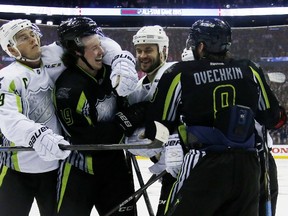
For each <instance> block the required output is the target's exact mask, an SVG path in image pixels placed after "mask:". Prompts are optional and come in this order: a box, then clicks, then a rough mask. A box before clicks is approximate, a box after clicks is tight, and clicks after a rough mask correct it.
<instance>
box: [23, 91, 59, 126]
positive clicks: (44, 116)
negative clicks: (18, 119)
mask: <svg viewBox="0 0 288 216" xmlns="http://www.w3.org/2000/svg"><path fill="white" fill-rule="evenodd" d="M25 106H26V112H27V113H26V114H27V115H28V116H29V118H30V119H32V120H34V121H35V122H39V123H47V122H49V121H50V119H51V118H52V117H53V115H54V111H55V109H54V106H53V103H52V87H51V86H47V87H46V88H42V87H40V88H39V89H38V90H37V91H31V90H30V91H28V93H27V103H26V104H25Z"/></svg>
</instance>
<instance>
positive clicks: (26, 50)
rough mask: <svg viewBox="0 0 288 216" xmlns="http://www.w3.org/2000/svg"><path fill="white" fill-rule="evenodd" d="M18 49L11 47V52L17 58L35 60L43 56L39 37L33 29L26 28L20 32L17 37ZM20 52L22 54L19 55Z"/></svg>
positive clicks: (15, 38) (15, 37)
mask: <svg viewBox="0 0 288 216" xmlns="http://www.w3.org/2000/svg"><path fill="white" fill-rule="evenodd" d="M14 40H15V42H16V48H17V49H18V50H17V49H15V48H13V47H9V48H8V49H9V51H10V52H11V53H12V54H13V55H14V56H15V57H17V56H22V57H24V58H26V59H31V60H35V59H38V58H39V57H40V56H41V48H40V39H39V36H38V35H37V34H36V33H35V32H34V31H33V30H32V29H31V28H26V29H23V30H21V31H19V32H18V33H17V34H16V35H15V36H14ZM19 52H20V53H19Z"/></svg>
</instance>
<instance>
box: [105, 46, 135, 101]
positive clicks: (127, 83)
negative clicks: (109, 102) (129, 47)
mask: <svg viewBox="0 0 288 216" xmlns="http://www.w3.org/2000/svg"><path fill="white" fill-rule="evenodd" d="M135 64H136V63H135V58H134V56H133V55H132V54H131V53H130V52H128V51H122V52H121V53H118V54H117V55H116V56H115V57H114V58H113V60H112V62H111V68H112V72H111V75H110V79H111V83H112V87H113V88H114V89H115V90H116V92H117V93H118V95H119V96H127V95H129V94H130V93H131V92H133V91H134V90H135V88H136V85H137V82H138V73H137V71H136V69H135Z"/></svg>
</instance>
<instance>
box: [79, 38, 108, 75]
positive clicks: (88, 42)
mask: <svg viewBox="0 0 288 216" xmlns="http://www.w3.org/2000/svg"><path fill="white" fill-rule="evenodd" d="M82 43H83V45H84V54H83V57H84V58H85V59H86V60H87V62H88V63H89V64H90V66H91V67H92V68H93V69H94V71H98V70H100V69H101V68H102V58H103V54H104V50H103V48H102V47H101V43H100V40H99V38H98V36H97V35H96V34H95V35H90V36H87V37H84V38H82ZM79 55H81V54H80V53H79ZM78 64H79V66H81V67H82V68H83V69H85V70H86V71H87V72H90V71H91V72H92V71H93V70H92V69H91V68H89V67H88V66H87V65H86V64H85V63H84V62H83V60H82V59H81V58H79V60H78Z"/></svg>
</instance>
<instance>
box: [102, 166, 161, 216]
mask: <svg viewBox="0 0 288 216" xmlns="http://www.w3.org/2000/svg"><path fill="white" fill-rule="evenodd" d="M166 173H167V172H166V170H164V171H163V172H161V173H160V174H159V175H155V174H154V175H153V176H154V177H153V178H151V179H150V180H149V181H148V182H147V183H146V184H145V185H144V186H143V187H141V188H139V189H138V190H137V191H136V192H135V193H133V194H132V195H131V196H130V197H128V198H127V199H126V200H124V201H123V202H122V203H120V204H119V205H117V206H115V207H114V208H113V209H112V210H110V211H109V212H108V213H107V214H105V215H104V216H110V215H111V214H113V213H114V212H115V211H117V210H118V209H119V208H120V207H121V206H123V205H125V204H126V203H128V202H130V201H131V200H133V199H134V198H135V197H136V196H138V195H139V194H142V193H143V191H144V190H146V189H147V188H148V187H149V186H150V185H152V184H153V183H154V182H156V181H157V180H158V179H160V178H161V177H162V176H163V175H165V174H166Z"/></svg>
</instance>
